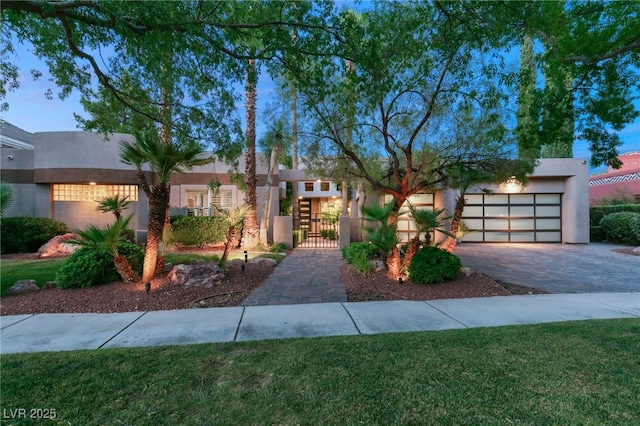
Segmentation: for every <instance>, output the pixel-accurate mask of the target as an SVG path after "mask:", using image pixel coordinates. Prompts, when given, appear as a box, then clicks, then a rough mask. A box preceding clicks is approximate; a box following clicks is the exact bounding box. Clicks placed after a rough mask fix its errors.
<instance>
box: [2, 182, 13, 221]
mask: <svg viewBox="0 0 640 426" xmlns="http://www.w3.org/2000/svg"><path fill="white" fill-rule="evenodd" d="M11 203H13V188H11V187H10V186H9V184H7V183H5V182H2V181H0V217H2V215H3V213H4V211H5V210H6V209H8V208H9V206H10V205H11Z"/></svg>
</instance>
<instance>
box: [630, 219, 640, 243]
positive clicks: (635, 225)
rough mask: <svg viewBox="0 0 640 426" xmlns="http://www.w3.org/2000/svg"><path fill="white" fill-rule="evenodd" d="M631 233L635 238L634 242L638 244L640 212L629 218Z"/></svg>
mask: <svg viewBox="0 0 640 426" xmlns="http://www.w3.org/2000/svg"><path fill="white" fill-rule="evenodd" d="M630 225H631V235H632V236H633V237H634V238H635V240H636V244H640V214H638V215H636V216H635V217H632V218H631V221H630Z"/></svg>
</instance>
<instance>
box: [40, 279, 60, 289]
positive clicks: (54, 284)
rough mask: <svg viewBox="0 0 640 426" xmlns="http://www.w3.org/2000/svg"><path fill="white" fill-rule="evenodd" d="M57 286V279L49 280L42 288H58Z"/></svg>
mask: <svg viewBox="0 0 640 426" xmlns="http://www.w3.org/2000/svg"><path fill="white" fill-rule="evenodd" d="M57 287H58V284H57V283H56V282H55V281H47V282H46V283H44V285H43V286H42V289H43V290H47V289H50V288H57Z"/></svg>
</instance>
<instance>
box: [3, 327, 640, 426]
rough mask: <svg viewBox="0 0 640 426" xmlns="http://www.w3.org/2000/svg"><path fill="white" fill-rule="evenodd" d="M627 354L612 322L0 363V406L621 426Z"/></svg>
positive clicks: (634, 371)
mask: <svg viewBox="0 0 640 426" xmlns="http://www.w3.org/2000/svg"><path fill="white" fill-rule="evenodd" d="M639 353H640V319H623V320H603V321H582V322H565V323H555V324H543V325H530V326H511V327H496V328H480V329H467V330H450V331H439V332H420V333H404V334H386V335H374V336H355V337H353V336H352V337H331V338H318V339H295V340H274V341H261V342H246V343H226V344H206V345H194V346H172V347H160V348H136V349H112V350H106V349H99V350H92V351H76V352H59V353H41V354H18V355H4V356H2V406H3V409H4V410H5V411H4V413H9V412H10V411H9V410H11V409H17V408H26V409H27V410H29V409H49V410H52V409H53V410H55V413H56V420H55V421H56V422H59V424H82V425H98V424H135V425H163V424H167V425H169V424H170V425H174V424H190V425H191V424H207V425H208V424H221V425H248V424H261V425H262V424H264V425H267V424H269V425H270V424H279V425H296V424H305V425H316V424H336V425H355V424H366V425H392V424H397V425H406V424H415V425H423V424H434V425H479V424H482V425H488V424H490V425H512V424H521V425H522V424H526V425H559V424H566V425H603V424H607V425H617V424H618V425H629V424H637V422H638V413H640V399H639V398H638V395H640V362H638V359H639V358H638V354H639ZM14 420H15V419H14ZM11 423H12V424H33V421H32V420H30V419H23V420H17V421H12V422H11ZM47 424H49V423H47Z"/></svg>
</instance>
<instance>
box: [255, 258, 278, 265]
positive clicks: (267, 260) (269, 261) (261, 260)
mask: <svg viewBox="0 0 640 426" xmlns="http://www.w3.org/2000/svg"><path fill="white" fill-rule="evenodd" d="M249 263H254V264H255V263H266V264H269V265H273V266H276V265H277V264H278V262H277V261H276V260H275V259H271V258H268V257H254V258H253V259H251V260H250V261H249Z"/></svg>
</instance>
